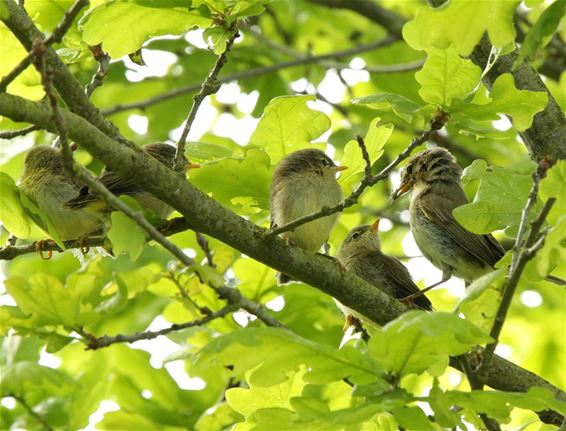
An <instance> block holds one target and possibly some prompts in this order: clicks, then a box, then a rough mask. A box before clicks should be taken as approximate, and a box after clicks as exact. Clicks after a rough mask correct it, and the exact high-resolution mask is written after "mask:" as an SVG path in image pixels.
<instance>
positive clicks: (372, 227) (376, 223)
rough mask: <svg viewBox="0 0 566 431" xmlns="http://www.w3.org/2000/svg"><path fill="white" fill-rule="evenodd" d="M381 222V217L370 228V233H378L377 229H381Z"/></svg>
mask: <svg viewBox="0 0 566 431" xmlns="http://www.w3.org/2000/svg"><path fill="white" fill-rule="evenodd" d="M379 220H381V219H380V218H379V217H378V218H377V220H376V221H374V222H373V224H372V225H371V226H370V227H369V231H370V232H371V233H374V234H375V233H376V232H377V229H378V228H379Z"/></svg>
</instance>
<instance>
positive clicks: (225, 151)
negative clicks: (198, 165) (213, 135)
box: [185, 142, 241, 162]
mask: <svg viewBox="0 0 566 431" xmlns="http://www.w3.org/2000/svg"><path fill="white" fill-rule="evenodd" d="M233 145H234V146H235V148H234V147H232V146H231V145H221V144H218V143H208V142H188V143H187V146H186V147H185V155H186V156H187V158H188V159H189V160H190V161H191V162H193V161H199V162H208V161H214V160H222V159H228V158H230V157H234V153H235V151H236V149H237V150H238V151H241V147H239V146H238V144H236V143H233Z"/></svg>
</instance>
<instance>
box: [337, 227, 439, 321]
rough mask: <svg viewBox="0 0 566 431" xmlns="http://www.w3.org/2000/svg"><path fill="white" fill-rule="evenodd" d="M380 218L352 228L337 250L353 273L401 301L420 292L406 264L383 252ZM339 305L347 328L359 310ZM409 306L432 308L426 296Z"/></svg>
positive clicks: (340, 258) (342, 261)
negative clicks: (379, 232)
mask: <svg viewBox="0 0 566 431" xmlns="http://www.w3.org/2000/svg"><path fill="white" fill-rule="evenodd" d="M379 221H380V219H379V218H378V219H377V220H376V221H375V222H374V223H373V224H371V225H363V226H358V227H356V228H354V229H352V230H351V231H350V233H349V234H348V236H346V239H345V240H344V242H343V243H342V246H341V247H340V250H338V253H337V254H336V258H337V259H338V261H339V262H340V263H341V264H342V265H343V266H344V268H345V269H346V270H347V271H351V272H353V273H354V274H356V275H357V276H358V277H360V278H363V279H364V280H365V281H367V282H368V283H370V284H372V285H373V286H375V287H377V288H378V289H379V290H381V291H383V292H385V293H387V294H388V295H390V296H392V297H394V298H397V299H399V300H402V299H404V298H406V297H407V296H410V295H413V294H415V293H419V292H421V290H420V289H419V288H418V287H417V285H416V284H415V283H414V281H413V279H412V278H411V275H410V274H409V271H408V270H407V268H406V267H405V265H403V264H402V263H401V261H399V260H398V259H396V258H394V257H392V256H388V255H386V254H384V253H383V252H382V251H381V241H380V239H379V236H378V233H377V232H378V227H379ZM337 304H338V306H339V307H340V308H341V310H342V312H343V313H344V314H345V315H346V324H345V325H344V330H346V329H347V328H348V327H349V326H350V325H351V324H352V320H353V317H354V316H355V315H356V313H355V312H354V311H353V310H351V309H350V308H348V307H346V306H344V305H343V304H341V303H339V302H337ZM409 305H411V306H413V307H416V308H419V309H422V310H427V311H432V310H433V308H432V304H431V302H430V301H429V300H428V298H427V297H426V296H424V295H421V296H418V297H416V298H415V300H414V302H412V303H410V304H409ZM362 320H363V319H362Z"/></svg>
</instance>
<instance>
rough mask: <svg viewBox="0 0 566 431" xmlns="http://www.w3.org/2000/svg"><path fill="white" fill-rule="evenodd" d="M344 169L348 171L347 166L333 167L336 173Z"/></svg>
mask: <svg viewBox="0 0 566 431" xmlns="http://www.w3.org/2000/svg"><path fill="white" fill-rule="evenodd" d="M346 169H348V166H334V170H335V171H336V172H340V171H345V170H346Z"/></svg>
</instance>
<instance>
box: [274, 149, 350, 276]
mask: <svg viewBox="0 0 566 431" xmlns="http://www.w3.org/2000/svg"><path fill="white" fill-rule="evenodd" d="M343 169H346V167H344V166H336V165H335V164H334V162H333V161H332V159H330V157H328V156H327V155H326V154H324V153H323V152H322V151H320V150H316V149H307V150H299V151H295V152H294V153H291V154H289V155H287V156H286V157H285V158H284V159H282V160H281V161H280V162H279V165H278V166H277V168H276V169H275V172H274V174H273V180H272V182H271V191H270V196H269V203H270V208H271V225H272V227H276V226H283V225H285V224H287V223H290V222H292V221H294V220H296V219H299V218H301V217H304V216H307V215H309V214H312V213H315V212H317V211H319V210H320V209H321V208H322V207H324V206H327V207H333V206H335V205H338V204H339V203H340V202H341V201H342V189H341V188H340V186H339V185H338V183H337V182H336V172H337V171H340V170H343ZM338 217H339V214H332V215H330V216H327V217H322V218H320V219H317V220H313V221H311V222H309V223H306V224H304V225H302V226H299V227H298V228H296V229H295V230H293V231H291V232H284V233H282V234H281V237H282V238H284V239H286V240H287V241H289V243H290V244H292V245H294V246H297V247H300V248H303V249H305V250H308V251H312V252H316V251H318V250H319V249H320V248H321V247H322V246H323V245H324V243H325V242H326V240H327V239H328V235H329V234H330V231H331V230H332V228H333V227H334V225H335V224H336V221H337V220H338ZM288 281H289V278H288V277H287V276H285V275H284V274H283V275H280V276H279V282H280V283H285V282H288Z"/></svg>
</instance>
